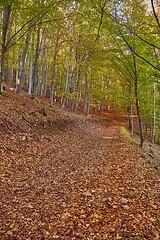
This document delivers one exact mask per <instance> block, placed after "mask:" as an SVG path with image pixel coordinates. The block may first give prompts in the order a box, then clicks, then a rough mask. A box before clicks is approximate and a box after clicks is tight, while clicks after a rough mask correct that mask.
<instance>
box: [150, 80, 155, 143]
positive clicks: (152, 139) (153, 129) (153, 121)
mask: <svg viewBox="0 0 160 240" xmlns="http://www.w3.org/2000/svg"><path fill="white" fill-rule="evenodd" d="M155 91H156V85H155V84H154V85H153V87H152V95H153V118H152V124H151V142H152V143H154V142H155V135H156V110H155V105H156V96H155Z"/></svg>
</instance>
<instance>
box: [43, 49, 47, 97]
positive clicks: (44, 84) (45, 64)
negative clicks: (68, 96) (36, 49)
mask: <svg viewBox="0 0 160 240" xmlns="http://www.w3.org/2000/svg"><path fill="white" fill-rule="evenodd" d="M44 58H45V60H44V74H43V81H42V96H46V93H47V86H48V51H47V52H46V55H45V57H44Z"/></svg>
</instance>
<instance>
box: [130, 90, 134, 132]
mask: <svg viewBox="0 0 160 240" xmlns="http://www.w3.org/2000/svg"><path fill="white" fill-rule="evenodd" d="M129 90H130V106H129V130H130V134H131V136H133V130H134V128H133V106H132V104H133V99H132V86H130V89H129Z"/></svg>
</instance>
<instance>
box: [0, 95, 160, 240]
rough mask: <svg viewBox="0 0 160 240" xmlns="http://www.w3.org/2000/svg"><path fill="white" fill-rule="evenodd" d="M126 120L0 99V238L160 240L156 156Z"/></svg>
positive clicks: (14, 97)
mask: <svg viewBox="0 0 160 240" xmlns="http://www.w3.org/2000/svg"><path fill="white" fill-rule="evenodd" d="M126 126H127V121H126V117H125V116H123V115H120V114H118V113H115V112H112V111H110V112H105V113H103V114H102V116H98V115H97V116H96V115H94V116H93V115H90V116H88V117H87V116H84V115H82V114H73V113H71V112H69V111H62V110H61V109H60V108H58V107H56V106H50V105H49V104H47V103H46V102H45V101H43V100H42V99H31V98H30V97H28V96H25V95H24V94H23V95H21V94H19V95H18V94H16V93H14V92H12V91H9V90H7V91H6V93H5V94H4V95H3V96H0V133H1V134H0V197H1V199H0V216H1V219H0V220H1V228H0V239H2V240H32V239H33V240H54V239H56V240H63V239H66V240H71V239H76V240H103V239H106V240H107V239H111V240H114V239H122V240H123V239H124V240H125V239H128V240H132V239H134V240H142V239H143V240H144V239H147V240H148V239H149V240H158V239H160V230H159V229H160V228H159V227H160V219H159V217H160V192H159V187H160V179H159V174H158V169H159V160H160V159H159V158H160V154H159V153H160V152H158V151H159V148H158V147H157V146H154V145H151V144H146V145H145V148H144V149H143V150H141V149H140V147H139V146H138V144H137V140H136V138H135V139H131V138H130V137H129V136H128V134H127V132H126V131H125V130H124V128H123V127H126Z"/></svg>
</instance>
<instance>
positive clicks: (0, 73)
mask: <svg viewBox="0 0 160 240" xmlns="http://www.w3.org/2000/svg"><path fill="white" fill-rule="evenodd" d="M11 7H12V3H8V4H5V6H4V8H3V14H2V52H1V66H0V94H1V93H2V91H3V82H4V80H5V79H4V76H5V72H4V69H5V53H6V50H7V49H6V38H7V30H8V26H9V19H10V14H11Z"/></svg>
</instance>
